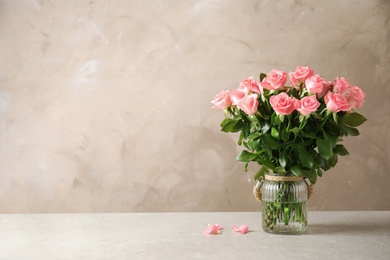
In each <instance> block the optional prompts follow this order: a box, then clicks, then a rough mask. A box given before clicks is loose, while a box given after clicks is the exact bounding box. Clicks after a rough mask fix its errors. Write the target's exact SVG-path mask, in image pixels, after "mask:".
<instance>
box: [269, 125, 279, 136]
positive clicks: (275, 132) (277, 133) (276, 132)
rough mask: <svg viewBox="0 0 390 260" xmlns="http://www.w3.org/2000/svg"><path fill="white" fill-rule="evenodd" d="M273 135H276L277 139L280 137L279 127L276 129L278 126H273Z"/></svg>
mask: <svg viewBox="0 0 390 260" xmlns="http://www.w3.org/2000/svg"><path fill="white" fill-rule="evenodd" d="M271 135H272V136H273V137H275V138H276V139H278V138H279V131H278V129H276V127H272V128H271Z"/></svg>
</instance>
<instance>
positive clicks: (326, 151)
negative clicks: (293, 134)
mask: <svg viewBox="0 0 390 260" xmlns="http://www.w3.org/2000/svg"><path fill="white" fill-rule="evenodd" d="M317 147H318V152H319V153H320V155H321V156H322V157H324V158H325V159H326V160H329V159H330V158H331V157H332V155H333V147H332V142H331V141H330V140H329V139H322V138H317Z"/></svg>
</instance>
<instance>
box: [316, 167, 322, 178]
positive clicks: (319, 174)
mask: <svg viewBox="0 0 390 260" xmlns="http://www.w3.org/2000/svg"><path fill="white" fill-rule="evenodd" d="M317 175H318V176H320V177H322V171H321V169H317Z"/></svg>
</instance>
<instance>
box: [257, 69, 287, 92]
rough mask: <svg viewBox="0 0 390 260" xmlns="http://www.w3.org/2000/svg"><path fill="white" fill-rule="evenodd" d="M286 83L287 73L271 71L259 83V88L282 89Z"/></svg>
mask: <svg viewBox="0 0 390 260" xmlns="http://www.w3.org/2000/svg"><path fill="white" fill-rule="evenodd" d="M286 81H287V73H286V72H284V71H281V70H275V69H273V70H271V71H270V72H269V73H268V74H267V76H266V77H265V78H264V79H263V81H262V82H260V86H261V87H263V88H266V89H268V90H276V89H280V88H283V87H284V85H285V84H286Z"/></svg>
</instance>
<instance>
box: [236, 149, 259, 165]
mask: <svg viewBox="0 0 390 260" xmlns="http://www.w3.org/2000/svg"><path fill="white" fill-rule="evenodd" d="M256 157H257V155H256V154H254V153H250V152H248V151H246V150H243V151H241V152H240V153H239V154H238V155H237V157H236V160H238V161H240V162H250V161H254V160H256Z"/></svg>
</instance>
